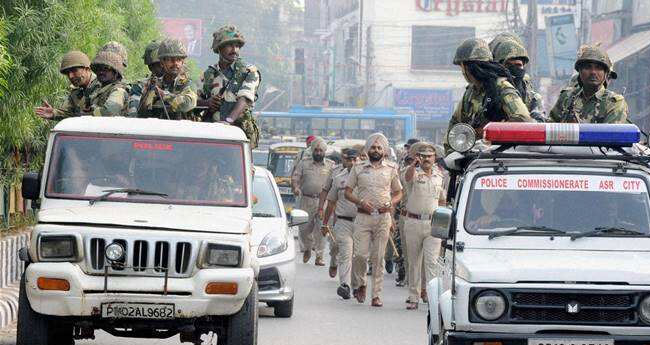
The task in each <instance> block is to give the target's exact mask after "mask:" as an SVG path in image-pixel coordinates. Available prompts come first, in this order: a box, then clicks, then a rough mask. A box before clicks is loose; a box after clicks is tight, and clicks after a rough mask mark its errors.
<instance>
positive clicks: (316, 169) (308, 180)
mask: <svg viewBox="0 0 650 345" xmlns="http://www.w3.org/2000/svg"><path fill="white" fill-rule="evenodd" d="M333 167H334V162H333V161H332V160H329V159H327V158H326V159H324V160H323V162H322V163H316V162H314V160H312V159H303V160H301V161H300V162H298V166H296V170H294V172H293V175H291V181H292V185H293V184H294V181H297V183H298V186H299V188H300V192H301V193H302V194H303V195H307V196H318V194H320V192H321V191H322V190H323V185H325V181H326V180H327V177H328V176H329V175H330V173H331V171H332V168H333Z"/></svg>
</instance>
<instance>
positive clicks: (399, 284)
mask: <svg viewBox="0 0 650 345" xmlns="http://www.w3.org/2000/svg"><path fill="white" fill-rule="evenodd" d="M395 286H397V287H404V286H406V282H405V281H404V280H403V279H401V280H396V281H395Z"/></svg>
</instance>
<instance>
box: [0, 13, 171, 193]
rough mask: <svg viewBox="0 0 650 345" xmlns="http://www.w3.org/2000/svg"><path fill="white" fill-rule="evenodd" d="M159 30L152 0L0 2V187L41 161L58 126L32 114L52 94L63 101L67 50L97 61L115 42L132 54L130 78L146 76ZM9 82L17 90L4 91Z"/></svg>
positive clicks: (53, 101)
mask: <svg viewBox="0 0 650 345" xmlns="http://www.w3.org/2000/svg"><path fill="white" fill-rule="evenodd" d="M159 36H160V30H159V27H158V21H157V20H156V16H155V8H154V6H153V4H152V3H151V1H149V0H40V1H39V0H31V1H30V0H4V1H2V3H0V185H4V186H6V185H8V184H11V183H15V182H17V181H18V180H19V179H20V177H21V176H22V173H23V172H24V170H26V169H31V170H34V169H38V168H40V165H41V164H42V161H43V154H44V149H45V146H46V144H47V135H48V132H49V130H50V128H51V126H52V125H53V124H52V123H50V122H48V121H45V120H42V119H40V118H39V117H38V116H36V115H35V114H34V107H35V106H39V105H40V104H41V102H42V101H43V100H47V101H48V102H49V103H50V104H52V105H53V106H56V105H58V104H61V103H62V102H63V100H64V98H65V97H66V95H67V85H68V81H67V79H66V78H65V77H64V76H62V75H61V74H60V73H59V63H60V60H61V56H62V55H63V54H64V53H66V52H67V51H70V50H81V51H83V52H85V53H86V54H88V56H89V57H90V58H91V59H92V57H93V55H94V54H95V52H96V51H97V50H98V49H99V48H100V47H101V46H102V45H103V44H104V43H106V42H108V41H111V40H115V41H118V42H121V43H122V44H124V45H125V46H126V48H127V50H128V52H129V55H130V56H129V65H128V68H127V70H126V73H125V78H126V79H127V80H133V79H136V78H141V77H144V76H145V75H146V74H147V73H148V70H147V68H146V66H145V65H144V63H143V61H142V58H141V56H142V52H143V51H144V47H145V46H146V45H147V44H148V43H149V42H150V41H151V40H152V39H155V38H158V37H159ZM3 83H5V84H6V85H8V87H9V89H10V90H11V92H3V88H2V86H3Z"/></svg>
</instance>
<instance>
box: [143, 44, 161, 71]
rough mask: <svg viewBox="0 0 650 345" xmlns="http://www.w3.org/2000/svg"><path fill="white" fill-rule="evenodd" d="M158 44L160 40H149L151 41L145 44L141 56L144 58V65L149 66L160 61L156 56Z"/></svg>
mask: <svg viewBox="0 0 650 345" xmlns="http://www.w3.org/2000/svg"><path fill="white" fill-rule="evenodd" d="M159 46H160V42H156V41H151V43H149V44H147V46H146V47H145V48H144V55H142V58H143V59H144V64H145V65H147V66H149V65H151V64H154V63H156V62H160V59H159V58H158V47H159Z"/></svg>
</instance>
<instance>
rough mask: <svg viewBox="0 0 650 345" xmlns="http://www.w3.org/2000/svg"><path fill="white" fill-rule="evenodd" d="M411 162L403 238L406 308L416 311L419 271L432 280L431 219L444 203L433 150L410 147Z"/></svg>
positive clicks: (436, 244)
mask: <svg viewBox="0 0 650 345" xmlns="http://www.w3.org/2000/svg"><path fill="white" fill-rule="evenodd" d="M414 151H415V152H416V156H415V159H414V160H413V162H412V163H411V165H410V166H409V167H408V168H407V169H406V174H405V176H404V179H405V180H406V186H404V188H405V189H406V190H408V194H409V199H408V201H407V203H406V207H405V208H406V212H405V213H406V214H405V220H404V235H405V241H406V247H407V248H408V249H407V253H408V261H409V266H408V267H409V273H408V281H409V283H408V286H409V297H408V302H406V309H409V310H412V309H417V308H418V300H419V298H422V300H423V301H424V302H425V303H427V302H428V297H427V293H426V290H422V289H421V286H422V278H423V277H422V276H421V272H422V271H423V269H422V268H423V265H424V273H425V278H426V281H429V280H431V279H433V276H434V268H435V266H434V265H435V261H436V259H437V257H438V255H439V251H440V240H437V239H434V238H433V237H432V236H431V219H432V217H433V211H434V210H435V208H436V207H437V206H439V205H440V206H442V205H444V204H445V195H444V176H443V175H442V173H441V172H440V170H438V169H437V167H436V166H435V159H436V154H435V149H434V147H433V145H431V144H429V143H418V144H416V145H414Z"/></svg>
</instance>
